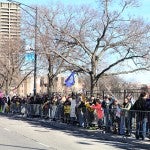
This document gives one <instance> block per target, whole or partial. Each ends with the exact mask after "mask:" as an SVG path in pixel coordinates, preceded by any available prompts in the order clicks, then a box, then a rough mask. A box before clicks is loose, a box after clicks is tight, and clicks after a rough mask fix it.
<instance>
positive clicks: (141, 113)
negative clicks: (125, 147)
mask: <svg viewBox="0 0 150 150" xmlns="http://www.w3.org/2000/svg"><path fill="white" fill-rule="evenodd" d="M147 98H148V93H147V92H141V94H140V96H139V98H138V100H137V101H136V102H135V103H134V105H133V107H132V110H136V111H137V113H136V139H139V138H142V140H144V139H145V137H146V124H147V116H146V112H145V111H146V99H147Z"/></svg>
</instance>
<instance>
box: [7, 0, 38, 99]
mask: <svg viewBox="0 0 150 150" xmlns="http://www.w3.org/2000/svg"><path fill="white" fill-rule="evenodd" d="M7 1H9V2H10V3H14V4H17V5H23V6H26V7H28V8H30V9H32V10H34V12H35V17H34V16H32V15H31V14H30V13H29V12H27V11H26V10H25V11H26V12H27V13H28V14H29V15H30V16H32V17H33V18H34V19H35V26H34V32H35V33H34V85H33V94H34V100H36V93H37V91H36V78H37V7H36V8H34V7H31V6H29V5H26V4H23V3H20V2H17V1H15V0H7Z"/></svg>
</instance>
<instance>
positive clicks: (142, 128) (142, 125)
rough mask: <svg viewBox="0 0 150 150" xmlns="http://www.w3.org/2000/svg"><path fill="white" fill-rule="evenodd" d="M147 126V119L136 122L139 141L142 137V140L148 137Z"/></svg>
mask: <svg viewBox="0 0 150 150" xmlns="http://www.w3.org/2000/svg"><path fill="white" fill-rule="evenodd" d="M146 124H147V118H143V119H138V118H137V122H136V138H137V139H139V137H141V138H142V139H144V138H145V136H146Z"/></svg>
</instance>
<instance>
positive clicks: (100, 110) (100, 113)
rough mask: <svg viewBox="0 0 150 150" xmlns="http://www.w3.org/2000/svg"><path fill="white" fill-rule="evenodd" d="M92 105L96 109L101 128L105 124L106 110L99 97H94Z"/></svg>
mask: <svg viewBox="0 0 150 150" xmlns="http://www.w3.org/2000/svg"><path fill="white" fill-rule="evenodd" d="M90 107H91V108H92V109H94V110H95V111H96V120H97V124H98V128H99V129H101V128H102V125H103V117H104V112H103V108H102V105H101V103H100V101H99V100H98V99H94V101H93V105H91V106H90Z"/></svg>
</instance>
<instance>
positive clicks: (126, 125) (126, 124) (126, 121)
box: [120, 97, 131, 135]
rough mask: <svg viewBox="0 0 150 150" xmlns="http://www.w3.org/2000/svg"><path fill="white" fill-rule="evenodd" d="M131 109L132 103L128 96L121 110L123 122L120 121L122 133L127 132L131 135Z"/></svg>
mask: <svg viewBox="0 0 150 150" xmlns="http://www.w3.org/2000/svg"><path fill="white" fill-rule="evenodd" d="M130 109H131V103H130V101H129V99H128V97H126V98H125V99H124V102H123V104H122V110H121V123H120V134H121V135H123V134H126V135H129V129H130V127H131V126H130V120H131V119H130V117H129V110H130Z"/></svg>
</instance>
